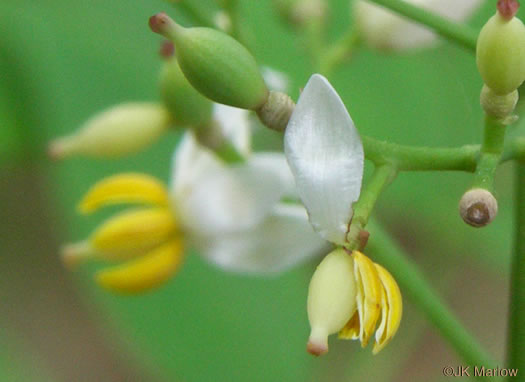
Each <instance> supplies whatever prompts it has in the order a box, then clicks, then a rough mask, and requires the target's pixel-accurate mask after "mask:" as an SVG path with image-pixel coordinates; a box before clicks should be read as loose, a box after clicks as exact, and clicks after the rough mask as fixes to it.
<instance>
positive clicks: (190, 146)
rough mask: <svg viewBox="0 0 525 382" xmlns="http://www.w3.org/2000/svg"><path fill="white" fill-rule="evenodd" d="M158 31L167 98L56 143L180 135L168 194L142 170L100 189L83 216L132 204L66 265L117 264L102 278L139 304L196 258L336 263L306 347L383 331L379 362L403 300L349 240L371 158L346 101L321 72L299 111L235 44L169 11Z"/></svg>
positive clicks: (118, 146) (101, 147) (66, 254)
mask: <svg viewBox="0 0 525 382" xmlns="http://www.w3.org/2000/svg"><path fill="white" fill-rule="evenodd" d="M150 26H151V28H152V30H154V31H155V32H158V33H160V34H162V35H164V36H165V37H167V38H169V39H170V40H171V41H172V43H173V44H174V45H175V52H176V57H172V55H171V53H172V49H167V52H168V54H167V57H166V58H167V60H166V62H165V65H164V69H163V72H162V76H161V78H162V81H161V93H162V102H161V103H159V104H155V105H146V104H127V105H122V106H119V107H117V108H114V109H112V110H110V111H107V112H105V113H103V114H101V115H99V116H97V117H95V118H94V119H92V120H91V121H89V122H88V123H87V124H86V125H85V126H84V127H83V128H82V129H81V130H80V132H78V133H76V134H73V135H72V136H70V137H66V138H63V139H59V140H57V141H55V142H53V143H52V145H51V149H50V152H51V154H52V155H53V156H54V157H55V158H61V157H65V156H68V155H74V154H88V155H93V156H99V157H111V156H120V155H124V154H128V153H130V152H134V151H137V150H139V149H141V148H143V147H145V146H146V145H147V144H148V143H150V142H151V141H152V140H154V139H157V138H158V136H160V134H161V133H162V132H164V131H165V130H166V129H168V128H169V127H170V126H178V127H183V128H185V129H186V131H185V133H184V135H183V137H182V139H181V142H180V143H179V145H178V146H177V148H176V149H175V153H174V156H173V163H172V173H171V177H170V184H169V186H166V185H164V184H163V183H162V182H161V181H159V180H157V179H155V178H152V177H150V176H148V175H145V174H137V173H125V174H118V175H114V176H111V177H109V178H106V179H103V180H101V181H100V182H98V183H97V184H95V185H94V186H93V187H92V188H91V189H90V190H89V191H88V192H87V193H86V195H85V196H84V198H83V199H82V201H81V202H80V204H79V210H80V212H81V213H83V214H88V213H92V212H94V211H96V210H98V209H100V208H102V207H104V206H107V205H114V204H132V205H134V207H133V208H131V209H127V210H125V211H123V212H121V213H119V214H117V215H115V216H113V217H111V218H109V219H108V220H107V221H105V222H104V223H103V224H102V225H101V226H99V227H98V228H97V229H96V230H95V231H94V232H93V234H92V235H91V236H90V237H89V238H88V239H86V240H83V241H81V242H79V243H75V244H69V245H66V246H65V247H64V251H63V259H64V261H65V263H66V264H68V265H70V266H73V265H75V264H77V263H78V262H80V261H85V260H91V259H93V260H102V261H107V262H118V263H120V264H118V265H115V266H110V267H108V268H104V269H102V270H101V271H99V272H98V273H97V274H96V275H95V279H96V281H97V282H98V284H100V285H101V286H102V287H104V288H106V289H108V290H111V291H114V292H118V293H126V294H135V293H140V292H144V291H148V290H151V289H152V288H155V287H158V286H160V285H161V284H163V283H164V282H166V281H167V280H169V279H170V278H171V276H172V275H173V274H174V273H175V272H176V271H177V270H178V268H179V266H180V264H181V263H182V259H183V256H184V253H185V252H187V248H193V249H195V250H196V251H197V252H198V253H199V254H200V255H202V256H203V257H204V258H205V259H207V260H208V261H210V262H211V263H213V264H215V265H216V266H218V267H221V268H222V269H225V270H232V271H238V272H243V273H274V272H279V271H282V270H285V269H287V268H289V267H291V266H293V265H295V264H297V263H299V262H301V261H303V260H305V259H308V258H311V257H313V256H315V255H320V254H323V253H329V254H328V255H326V256H325V257H324V259H323V260H322V262H321V263H320V265H319V266H318V267H317V269H316V271H315V273H314V275H313V277H312V280H311V282H310V287H309V292H308V318H309V321H310V325H311V334H310V339H309V342H308V351H309V352H311V353H313V354H316V355H319V354H322V353H324V352H326V351H327V350H328V336H329V335H330V334H333V333H336V332H339V333H340V334H339V336H340V338H343V339H359V340H360V342H361V344H362V346H363V347H364V346H366V345H367V344H368V343H369V341H370V339H371V338H372V336H373V334H374V332H375V345H374V349H373V352H374V353H377V352H378V351H380V350H381V349H382V348H383V347H384V346H385V345H386V344H387V343H388V342H389V341H390V339H391V338H392V337H393V336H394V335H395V333H396V331H397V329H398V327H399V324H400V320H401V315H402V299H401V293H400V290H399V287H398V286H397V283H396V281H395V280H394V278H393V277H392V275H391V274H390V273H389V272H388V271H387V270H386V269H384V268H383V267H382V266H380V265H379V264H376V263H374V262H373V261H372V260H370V259H369V258H368V257H366V256H365V255H364V254H363V253H362V252H360V251H358V250H357V248H354V246H353V244H352V243H351V242H350V241H349V238H348V233H349V227H350V225H351V222H352V217H353V214H354V210H353V204H354V203H355V202H356V201H358V199H359V197H360V193H361V185H362V180H363V169H364V150H363V146H362V143H361V139H360V136H359V133H358V131H357V129H356V127H355V125H354V123H353V121H352V119H351V117H350V115H349V114H348V112H347V110H346V108H345V106H344V104H343V102H342V100H341V98H340V97H339V95H338V94H337V92H336V91H335V90H334V88H333V87H332V86H331V84H330V83H329V82H328V80H327V79H326V78H324V77H323V76H322V75H319V74H315V75H313V76H312V77H311V78H310V80H309V81H308V83H307V85H306V86H305V88H304V91H303V92H302V94H301V96H300V98H299V101H298V103H297V105H295V104H294V103H293V101H291V99H290V98H289V97H288V96H287V95H286V94H284V93H281V92H278V91H270V90H269V88H272V86H269V82H270V81H268V80H265V79H264V76H263V75H262V74H261V71H260V69H259V67H258V65H257V64H256V63H255V59H254V58H253V57H252V56H251V54H250V53H249V52H248V51H247V50H246V49H245V48H244V47H243V46H242V45H240V44H239V43H238V42H237V41H235V40H234V39H232V38H231V37H229V36H227V35H225V34H223V33H220V32H218V31H215V30H212V29H207V28H183V27H181V26H180V25H178V24H176V23H175V22H174V21H173V20H171V19H170V18H169V17H168V16H167V15H165V14H158V15H155V16H153V17H152V18H151V19H150ZM168 48H170V46H168ZM226 56H227V57H228V59H226V58H225V57H226ZM229 59H231V61H228V60H229ZM272 74H273V73H272ZM273 77H274V78H276V76H275V75H273ZM277 78H278V77H277ZM214 102H217V103H214ZM221 104H222V105H221ZM226 105H229V106H226ZM248 111H253V112H256V113H257V115H258V117H259V118H260V120H261V121H262V122H263V123H264V124H266V125H267V126H268V127H271V128H273V129H275V130H281V131H282V130H285V137H284V146H285V155H283V154H280V153H252V150H251V144H250V142H251V138H250V126H249V125H250V123H249V119H248V116H247V115H248V114H247V113H248ZM300 202H301V203H302V204H301V203H300ZM312 228H313V229H312ZM334 247H335V249H333V248H334Z"/></svg>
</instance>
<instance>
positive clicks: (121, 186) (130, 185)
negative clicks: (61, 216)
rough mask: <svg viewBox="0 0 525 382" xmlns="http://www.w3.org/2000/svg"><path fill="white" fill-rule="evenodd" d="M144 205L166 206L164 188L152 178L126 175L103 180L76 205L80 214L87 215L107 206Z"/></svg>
mask: <svg viewBox="0 0 525 382" xmlns="http://www.w3.org/2000/svg"><path fill="white" fill-rule="evenodd" d="M118 203H144V204H153V205H157V206H167V204H168V194H167V192H166V187H165V186H164V184H162V183H161V182H160V181H158V180H157V179H155V178H154V177H152V176H149V175H144V174H137V173H128V174H118V175H114V176H111V177H109V178H105V179H103V180H101V181H100V182H98V183H96V184H95V185H94V186H93V187H91V189H90V190H89V191H88V192H87V193H86V195H85V196H84V198H83V199H82V201H81V202H80V203H79V205H78V210H79V211H80V212H81V213H84V214H88V213H91V212H93V211H96V210H97V209H98V208H100V207H103V206H105V205H108V204H118Z"/></svg>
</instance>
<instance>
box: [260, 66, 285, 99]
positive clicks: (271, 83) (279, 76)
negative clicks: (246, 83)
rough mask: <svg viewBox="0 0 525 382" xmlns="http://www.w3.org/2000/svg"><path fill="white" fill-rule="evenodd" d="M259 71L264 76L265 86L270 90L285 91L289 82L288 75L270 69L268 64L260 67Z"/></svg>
mask: <svg viewBox="0 0 525 382" xmlns="http://www.w3.org/2000/svg"><path fill="white" fill-rule="evenodd" d="M261 73H262V76H263V78H264V82H265V83H266V86H268V88H269V89H270V90H274V91H278V92H282V93H287V92H288V85H289V83H290V81H289V79H288V76H287V75H286V74H284V73H283V72H280V71H278V70H275V69H272V68H270V67H268V66H263V67H261Z"/></svg>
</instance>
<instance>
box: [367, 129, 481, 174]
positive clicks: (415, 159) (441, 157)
mask: <svg viewBox="0 0 525 382" xmlns="http://www.w3.org/2000/svg"><path fill="white" fill-rule="evenodd" d="M361 140H362V142H363V147H364V149H365V154H366V159H368V160H371V161H372V162H374V163H375V164H376V165H381V164H385V163H394V164H395V165H396V167H397V169H398V170H399V171H437V170H439V171H445V170H448V171H450V170H456V171H457V170H459V171H469V172H473V171H474V170H475V168H476V158H477V155H478V153H479V149H480V146H479V145H466V146H461V147H457V148H434V147H413V146H406V145H399V144H396V143H390V142H385V141H379V140H376V139H374V138H371V137H367V136H362V137H361Z"/></svg>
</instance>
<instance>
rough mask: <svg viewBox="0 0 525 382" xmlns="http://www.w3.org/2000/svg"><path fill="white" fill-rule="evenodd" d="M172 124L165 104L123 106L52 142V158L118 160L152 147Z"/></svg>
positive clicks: (130, 104)
mask: <svg viewBox="0 0 525 382" xmlns="http://www.w3.org/2000/svg"><path fill="white" fill-rule="evenodd" d="M170 125H171V116H170V113H169V112H168V110H167V109H166V108H165V107H164V106H162V105H158V104H153V103H127V104H122V105H118V106H115V107H113V108H111V109H108V110H106V111H104V112H102V113H99V114H97V115H95V116H94V117H92V118H91V119H90V120H88V121H87V122H86V123H85V124H84V125H83V126H82V127H81V128H80V129H78V130H77V131H76V132H74V133H73V134H71V135H68V136H65V137H61V138H58V139H56V140H54V141H52V142H51V143H50V145H49V155H50V157H51V158H53V159H63V158H66V157H69V156H75V155H84V156H89V157H95V158H108V157H119V156H123V155H127V154H131V153H134V152H137V151H140V150H142V149H143V148H145V147H147V146H149V145H150V144H151V143H153V142H154V141H155V140H157V139H158V138H159V136H160V135H161V134H162V133H164V132H165V131H166V130H167V129H168V128H169V126H170Z"/></svg>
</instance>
